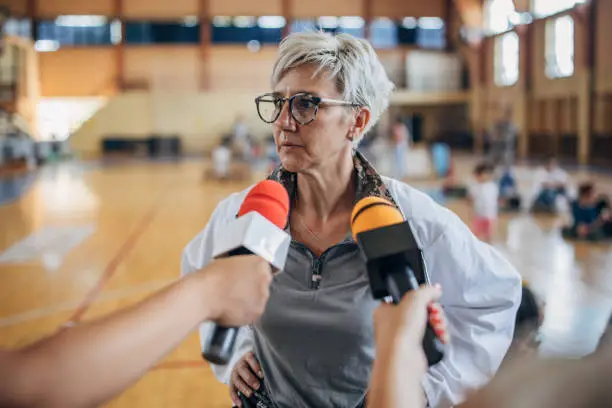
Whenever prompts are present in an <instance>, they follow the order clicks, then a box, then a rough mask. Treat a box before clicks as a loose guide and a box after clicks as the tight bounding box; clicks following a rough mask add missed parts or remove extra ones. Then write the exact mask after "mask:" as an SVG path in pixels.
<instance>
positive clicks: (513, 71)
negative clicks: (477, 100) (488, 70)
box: [494, 32, 519, 86]
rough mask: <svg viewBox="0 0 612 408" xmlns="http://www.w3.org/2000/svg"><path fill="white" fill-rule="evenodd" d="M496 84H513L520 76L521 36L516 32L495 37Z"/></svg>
mask: <svg viewBox="0 0 612 408" xmlns="http://www.w3.org/2000/svg"><path fill="white" fill-rule="evenodd" d="M494 64H495V85H497V86H511V85H514V84H516V82H517V81H518V78H519V38H518V34H516V33H515V32H511V33H507V34H504V35H502V36H499V37H497V38H495V62H494Z"/></svg>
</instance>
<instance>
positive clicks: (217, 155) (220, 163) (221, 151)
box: [211, 137, 232, 180]
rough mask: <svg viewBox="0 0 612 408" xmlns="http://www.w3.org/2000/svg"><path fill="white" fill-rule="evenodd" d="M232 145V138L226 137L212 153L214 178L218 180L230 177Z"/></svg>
mask: <svg viewBox="0 0 612 408" xmlns="http://www.w3.org/2000/svg"><path fill="white" fill-rule="evenodd" d="M231 145H232V140H231V138H229V137H224V138H223V139H221V143H219V145H218V146H217V147H215V148H214V149H213V151H212V153H211V157H212V170H213V176H214V178H216V179H220V180H225V179H227V178H229V176H230V167H231V164H232V150H231Z"/></svg>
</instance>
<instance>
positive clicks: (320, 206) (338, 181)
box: [297, 155, 355, 221]
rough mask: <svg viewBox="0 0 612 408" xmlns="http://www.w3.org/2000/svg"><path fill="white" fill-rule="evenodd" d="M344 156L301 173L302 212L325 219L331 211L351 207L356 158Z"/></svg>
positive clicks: (353, 195) (300, 205)
mask: <svg viewBox="0 0 612 408" xmlns="http://www.w3.org/2000/svg"><path fill="white" fill-rule="evenodd" d="M344 157H345V158H344V159H341V160H337V161H331V160H330V163H329V164H327V165H321V166H318V167H317V168H315V169H311V170H308V171H305V172H301V173H300V174H299V176H298V178H297V182H298V203H299V204H298V206H299V211H300V213H304V212H308V213H311V214H312V213H314V214H313V215H315V216H316V218H318V219H320V220H322V221H325V220H327V218H328V217H329V216H331V215H332V214H334V213H336V212H338V211H342V210H344V209H346V208H349V207H352V205H353V200H354V198H355V180H354V177H355V171H354V165H353V157H352V155H345V156H344ZM345 207H346V208H345Z"/></svg>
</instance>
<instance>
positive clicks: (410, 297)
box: [400, 285, 442, 313]
mask: <svg viewBox="0 0 612 408" xmlns="http://www.w3.org/2000/svg"><path fill="white" fill-rule="evenodd" d="M440 296H442V289H440V287H439V286H427V285H423V286H421V288H420V289H419V290H416V291H409V292H407V293H406V294H405V295H404V297H403V299H402V301H401V302H400V305H401V306H402V308H403V309H416V310H418V313H422V312H425V311H426V310H427V307H428V305H429V304H430V303H432V302H434V301H436V300H438V299H439V298H440Z"/></svg>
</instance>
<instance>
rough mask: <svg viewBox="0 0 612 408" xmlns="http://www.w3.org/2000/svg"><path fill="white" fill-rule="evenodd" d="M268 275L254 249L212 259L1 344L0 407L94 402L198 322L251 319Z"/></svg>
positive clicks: (262, 302)
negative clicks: (102, 307)
mask: <svg viewBox="0 0 612 408" xmlns="http://www.w3.org/2000/svg"><path fill="white" fill-rule="evenodd" d="M271 281H272V271H271V270H270V266H269V264H268V263H267V262H266V261H265V260H263V259H262V258H260V257H258V256H254V255H247V256H235V257H231V258H225V259H220V260H216V261H214V262H212V263H211V264H209V265H208V266H207V267H206V268H204V269H202V270H199V271H197V272H195V273H193V274H191V275H189V276H186V277H185V278H183V279H180V280H178V281H177V282H175V283H173V284H171V285H170V286H168V287H167V288H165V289H164V290H162V291H160V292H158V293H156V294H154V295H152V296H150V297H149V298H148V299H146V300H144V301H142V302H140V303H138V304H136V305H134V306H132V307H130V308H127V309H125V310H121V311H119V312H117V313H114V314H111V315H108V316H106V317H104V318H102V319H100V320H97V321H92V322H87V323H83V324H78V325H76V326H70V327H68V328H64V329H62V330H61V331H60V332H58V333H56V334H54V335H52V336H50V337H49V338H46V339H43V340H41V341H39V342H37V343H35V344H32V345H30V346H27V347H24V348H22V349H20V350H10V351H9V350H0V407H3V408H13V407H15V408H17V407H20V408H23V407H37V408H41V407H62V408H72V407H75V408H76V407H93V406H99V405H101V404H103V403H104V402H106V401H108V400H110V399H111V398H113V397H115V396H116V395H118V394H119V393H121V392H122V391H123V390H125V389H126V388H127V387H129V386H130V385H132V384H134V383H135V382H136V381H137V380H138V379H139V378H140V377H142V376H143V375H144V374H145V373H146V372H147V371H148V370H149V369H151V368H152V367H153V366H154V365H155V364H156V363H157V362H158V361H159V360H161V359H162V357H164V356H165V355H167V354H168V353H169V352H170V351H172V350H173V349H175V348H176V347H177V346H178V345H179V344H180V342H181V341H182V340H183V339H184V338H186V337H187V335H189V334H190V333H191V332H192V331H193V330H194V329H196V328H197V327H198V325H199V324H200V323H202V322H204V321H215V322H217V323H219V324H222V325H224V326H230V327H233V326H242V325H245V324H249V323H250V322H252V321H253V320H254V319H256V318H257V317H258V316H259V315H261V313H262V312H263V310H264V308H265V306H266V303H267V300H268V296H269V294H270V290H269V286H270V282H271Z"/></svg>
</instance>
